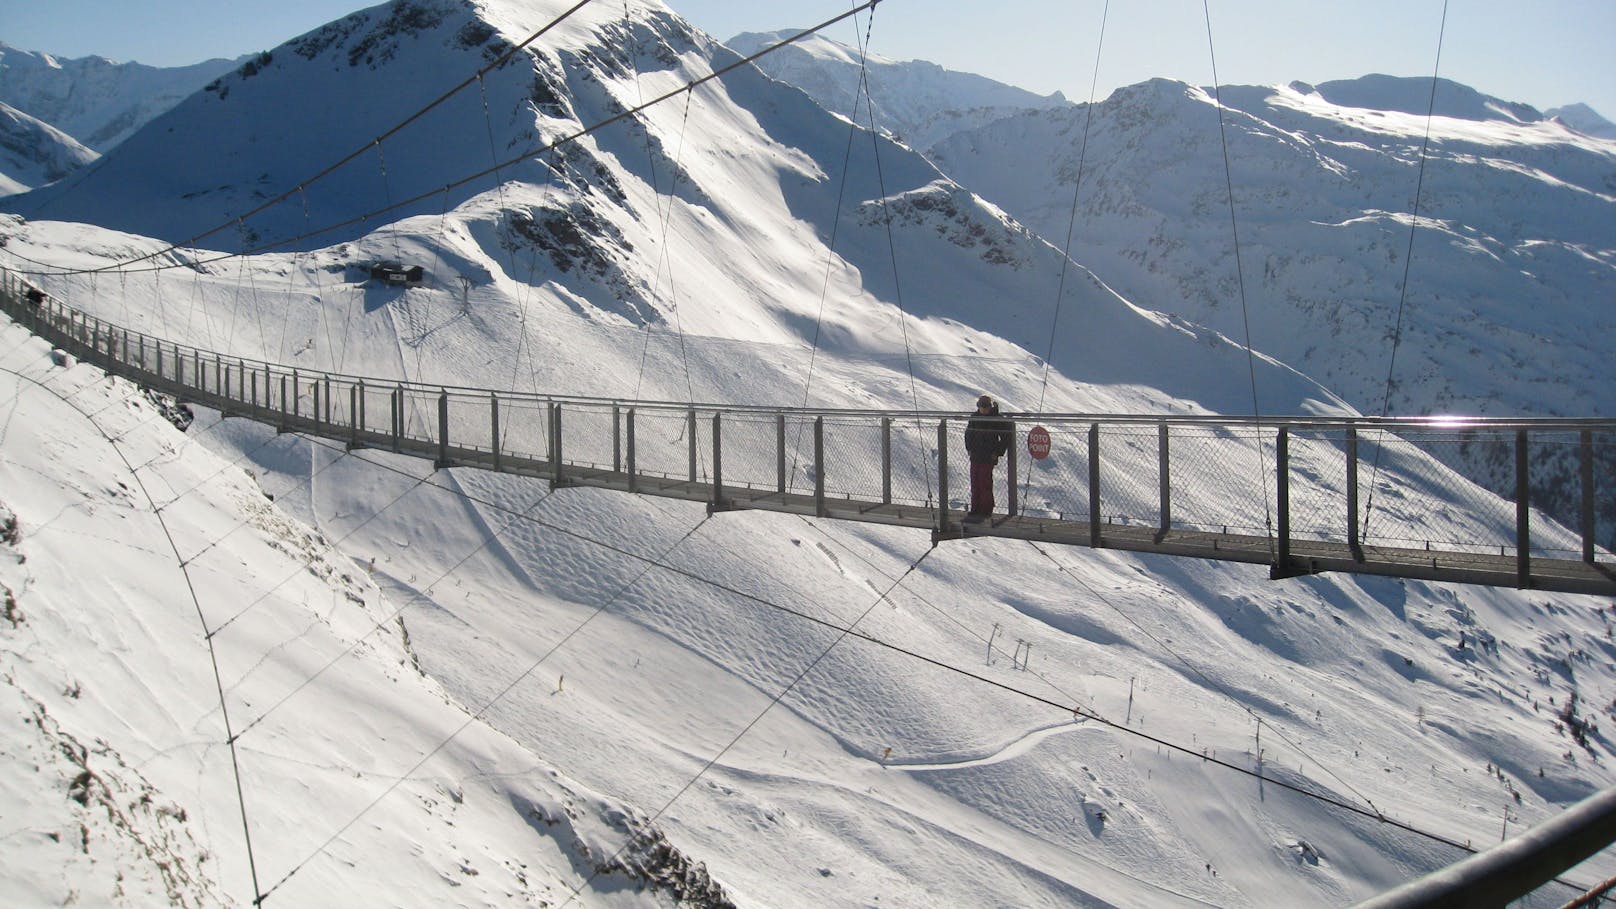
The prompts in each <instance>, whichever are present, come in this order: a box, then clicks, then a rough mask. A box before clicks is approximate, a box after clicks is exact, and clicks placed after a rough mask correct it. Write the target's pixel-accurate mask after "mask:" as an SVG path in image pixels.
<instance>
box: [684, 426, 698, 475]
mask: <svg viewBox="0 0 1616 909" xmlns="http://www.w3.org/2000/svg"><path fill="white" fill-rule="evenodd" d="M685 438H686V440H687V441H688V442H689V443H690V444H689V445H687V446H685V447H686V448H687V449H689V453H690V482H692V483H694V482H696V408H694V407H690V408H686V410H685Z"/></svg>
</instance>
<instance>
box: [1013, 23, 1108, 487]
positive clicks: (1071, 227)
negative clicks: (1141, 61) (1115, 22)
mask: <svg viewBox="0 0 1616 909" xmlns="http://www.w3.org/2000/svg"><path fill="white" fill-rule="evenodd" d="M1110 14H1111V0H1106V2H1105V6H1104V7H1102V8H1101V10H1100V35H1099V40H1098V41H1096V42H1095V46H1094V75H1093V77H1092V78H1091V79H1090V81H1089V103H1088V105H1087V107H1086V108H1085V113H1084V116H1083V141H1082V144H1081V145H1079V146H1078V152H1077V174H1076V177H1075V179H1074V180H1073V181H1072V214H1071V217H1070V218H1069V219H1068V221H1067V223H1066V245H1065V246H1063V247H1062V248H1061V267H1060V279H1059V281H1057V282H1056V286H1055V314H1054V316H1053V317H1052V318H1051V319H1050V323H1049V347H1048V349H1047V350H1046V351H1045V353H1044V369H1043V378H1042V380H1041V381H1040V382H1039V387H1038V408H1037V409H1036V410H1034V411H1033V413H1034V414H1037V415H1039V416H1042V415H1043V412H1044V396H1045V395H1046V394H1047V393H1048V391H1049V369H1050V361H1051V360H1053V359H1054V358H1055V330H1056V329H1057V328H1059V327H1060V317H1061V306H1062V304H1064V303H1065V302H1066V273H1067V271H1068V270H1069V269H1070V268H1071V265H1072V236H1073V235H1074V234H1075V233H1076V230H1077V200H1078V193H1079V192H1080V191H1081V190H1082V188H1083V169H1084V166H1085V165H1086V163H1087V161H1088V154H1089V128H1090V127H1091V126H1093V124H1094V96H1095V94H1096V93H1097V91H1098V89H1099V85H1100V58H1101V53H1102V51H1104V49H1105V26H1106V22H1107V21H1108V20H1109V18H1110ZM1024 476H1025V477H1026V479H1025V480H1024V481H1023V483H1022V489H1021V498H1022V499H1023V500H1026V498H1027V497H1028V496H1029V495H1031V494H1032V460H1031V459H1029V460H1028V461H1027V463H1026V465H1025V467H1024ZM1015 481H1016V480H1015V477H1011V478H1010V482H1012V483H1014V482H1015Z"/></svg>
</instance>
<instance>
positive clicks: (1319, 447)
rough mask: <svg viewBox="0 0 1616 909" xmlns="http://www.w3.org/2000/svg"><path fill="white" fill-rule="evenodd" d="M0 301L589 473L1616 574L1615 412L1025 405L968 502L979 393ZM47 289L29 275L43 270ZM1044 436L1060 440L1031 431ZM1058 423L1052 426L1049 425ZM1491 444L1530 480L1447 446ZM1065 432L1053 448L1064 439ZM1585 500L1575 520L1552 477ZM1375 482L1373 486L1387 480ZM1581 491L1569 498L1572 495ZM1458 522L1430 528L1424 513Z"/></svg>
mask: <svg viewBox="0 0 1616 909" xmlns="http://www.w3.org/2000/svg"><path fill="white" fill-rule="evenodd" d="M0 277H3V280H0V308H3V309H4V310H5V312H6V313H7V314H8V315H9V316H10V317H11V318H12V319H13V320H15V321H17V322H18V323H20V324H22V325H24V326H26V327H28V328H29V329H30V330H32V331H33V332H34V333H35V334H37V335H39V336H40V337H42V338H44V339H45V340H47V341H49V342H50V343H51V344H53V345H55V346H57V347H59V348H60V349H62V350H63V351H64V352H66V353H69V354H71V355H73V356H75V357H77V358H79V359H81V360H83V361H85V362H88V363H92V364H94V365H96V366H99V367H101V368H102V369H105V370H106V371H107V372H109V373H111V374H114V375H119V376H123V377H124V378H127V379H129V380H130V381H132V382H135V383H137V384H139V385H142V386H144V387H146V388H149V389H152V390H154V391H158V392H161V393H164V394H168V395H173V396H174V397H175V398H177V399H179V400H181V401H184V402H189V403H193V404H197V405H200V406H203V407H208V408H212V409H214V410H217V411H218V412H219V413H220V414H222V415H224V416H228V417H240V418H245V419H250V420H254V421H257V422H260V423H263V424H266V425H269V426H273V427H274V428H275V429H276V430H277V431H279V432H290V433H299V434H303V435H308V436H315V437H319V438H324V439H328V440H332V441H336V442H340V443H342V444H344V445H345V446H347V447H348V448H350V449H357V448H371V449H379V450H385V451H392V452H396V453H398V454H403V455H409V456H412V457H417V458H423V459H427V460H430V461H432V462H433V464H434V465H435V466H436V467H439V468H448V467H472V468H477V469H482V470H491V471H496V472H499V473H508V474H515V475H520V476H528V477H536V478H540V479H543V480H545V481H546V482H548V483H549V484H550V485H551V486H552V487H557V488H559V487H564V486H578V487H595V488H600V489H608V490H616V491H619V492H626V493H632V494H637V495H650V496H662V497H667V498H674V499H684V500H688V501H695V502H704V503H706V505H707V507H708V509H709V510H710V511H715V512H716V511H728V510H736V509H757V510H764V511H776V512H784V513H788V514H801V515H815V516H819V517H824V518H832V519H837V520H846V521H858V522H865V523H875V524H888V525H895V526H900V527H911V528H917V529H922V530H927V531H929V532H930V533H931V534H932V537H933V539H934V540H935V541H946V540H954V539H961V538H966V537H1003V538H1009V539H1020V540H1036V541H1040V542H1046V543H1055V544H1065V545H1072V546H1087V547H1091V548H1094V549H1117V550H1125V551H1130V552H1141V553H1158V554H1163V555H1171V556H1180V557H1187V558H1194V559H1206V560H1213V561H1223V562H1244V563H1250V564H1260V565H1268V566H1269V569H1270V575H1271V577H1273V578H1276V579H1277V578H1287V577H1295V576H1300V575H1309V574H1317V573H1321V572H1345V573H1352V574H1364V575H1382V576H1387V577H1396V578H1411V579H1422V580H1430V581H1451V582H1458V583H1467V584H1481V585H1488V586H1498V587H1516V588H1522V589H1532V590H1547V591H1560V592H1570V593H1589V594H1599V595H1606V596H1611V595H1616V558H1613V557H1612V554H1611V553H1610V551H1609V550H1608V549H1606V548H1604V547H1601V546H1599V545H1598V544H1597V542H1596V541H1597V540H1598V539H1599V530H1600V529H1601V528H1600V520H1599V512H1598V509H1597V507H1596V504H1597V501H1598V497H1599V496H1600V495H1604V496H1607V497H1608V496H1609V495H1610V494H1611V490H1610V489H1609V488H1608V485H1609V481H1608V480H1607V481H1606V484H1604V487H1601V484H1599V483H1598V478H1597V477H1596V472H1595V464H1596V463H1597V461H1598V457H1597V456H1596V453H1598V452H1600V451H1601V450H1606V451H1608V449H1609V448H1610V447H1611V446H1616V421H1610V420H1574V419H1534V420H1508V419H1504V420H1500V419H1456V418H1446V417H1437V418H1420V419H1408V418H1395V419H1387V418H1368V417H1359V418H1325V419H1320V418H1315V417H1297V418H1286V417H1263V418H1260V419H1259V418H1240V417H1226V416H1210V417H1207V416H1151V415H1129V414H1042V415H1039V416H1037V418H1036V420H1037V424H1036V425H1035V424H1034V422H1033V419H1032V418H1030V417H1028V416H1018V415H1016V414H1007V415H1006V417H1007V419H1008V420H1009V422H1010V424H1011V425H1012V426H1013V427H1014V435H1015V441H1014V442H1013V444H1011V446H1010V448H1009V451H1008V455H1007V458H1006V464H1005V466H1004V467H1003V468H1002V469H1000V470H999V471H998V472H997V485H998V487H999V488H998V490H997V494H998V499H999V502H1000V503H1001V508H1002V511H1001V512H1000V513H998V514H996V515H994V517H993V518H991V519H990V520H987V521H983V522H979V523H968V522H966V521H965V517H966V513H965V510H964V502H963V500H964V498H965V493H966V490H967V487H968V481H967V477H966V473H967V470H968V464H967V463H966V457H965V451H964V446H963V440H962V433H963V430H964V428H965V423H966V420H965V417H964V416H963V415H961V414H958V413H947V412H935V411H878V410H837V409H825V410H816V409H808V408H799V407H768V406H754V405H736V404H692V403H685V402H668V401H638V400H608V399H600V398H589V397H579V396H567V395H538V394H529V393H520V392H510V391H499V390H492V389H477V388H462V387H453V386H439V385H425V384H421V383H419V382H407V381H398V380H395V379H388V378H380V377H363V376H352V375H341V374H335V373H330V372H321V371H310V370H303V369H298V368H295V367H290V366H286V365H281V364H274V363H266V362H261V361H255V360H248V359H243V358H240V357H235V356H227V355H225V354H221V353H218V352H214V351H208V350H203V349H199V348H196V347H191V346H187V345H183V344H178V343H175V342H172V341H168V340H165V339H162V338H158V337H153V336H151V335H148V334H146V333H143V332H139V331H133V330H130V329H128V328H126V327H124V326H120V325H117V324H114V323H112V322H108V321H105V320H102V319H99V318H97V317H94V316H92V315H90V314H88V313H86V312H84V311H82V310H79V309H76V308H74V307H72V306H70V305H68V304H67V303H66V302H65V301H63V300H60V299H58V298H56V297H54V296H51V295H47V294H43V293H41V292H39V291H36V290H33V289H32V288H31V287H30V286H29V285H27V284H26V282H24V281H23V279H22V278H21V277H20V276H18V275H16V274H14V273H12V272H11V271H9V270H3V271H0ZM30 291H32V292H31V293H30ZM1029 436H1036V437H1037V440H1038V442H1039V443H1040V444H1038V445H1035V446H1033V449H1035V450H1036V451H1037V452H1038V454H1039V455H1041V457H1034V456H1033V454H1032V453H1031V452H1030V451H1029V447H1028V440H1029ZM1046 439H1047V441H1045V440H1046ZM1478 447H1480V448H1483V449H1487V450H1486V451H1485V452H1483V454H1482V458H1483V459H1484V460H1489V461H1500V462H1503V463H1508V464H1511V465H1512V468H1513V469H1512V474H1513V492H1514V496H1513V501H1510V500H1509V499H1507V498H1504V497H1500V496H1498V495H1496V494H1494V493H1491V492H1489V491H1487V490H1485V489H1482V488H1481V487H1479V486H1477V485H1476V484H1475V483H1474V482H1472V481H1471V480H1469V479H1467V478H1466V477H1465V476H1463V475H1462V474H1460V473H1459V472H1458V471H1456V470H1454V469H1452V468H1450V467H1448V466H1446V465H1445V463H1444V460H1443V457H1442V456H1443V455H1444V454H1447V455H1454V454H1457V453H1459V452H1460V451H1462V450H1466V449H1475V448H1478ZM1046 449H1047V453H1046ZM1544 488H1550V489H1555V490H1558V492H1559V493H1560V495H1559V498H1560V499H1561V500H1569V501H1571V502H1573V503H1574V507H1575V510H1576V512H1577V516H1578V519H1579V520H1578V521H1577V522H1576V524H1577V526H1576V527H1575V528H1568V527H1566V526H1564V525H1562V524H1561V523H1560V522H1558V521H1555V520H1553V519H1551V518H1549V517H1548V516H1546V515H1545V514H1544V512H1543V511H1542V510H1540V509H1538V508H1535V507H1533V502H1532V495H1533V490H1534V489H1544ZM1377 497H1378V498H1379V503H1376V501H1375V500H1376V498H1377ZM1561 510H1562V512H1563V509H1561ZM1433 513H1434V514H1442V515H1444V516H1445V517H1447V518H1449V520H1448V521H1446V522H1444V524H1443V526H1451V527H1453V528H1455V529H1456V533H1455V534H1450V535H1449V538H1446V539H1432V538H1431V536H1432V534H1431V531H1430V529H1429V528H1430V526H1433V525H1428V524H1425V523H1424V522H1422V521H1421V520H1419V519H1420V518H1421V517H1422V516H1424V515H1426V514H1433Z"/></svg>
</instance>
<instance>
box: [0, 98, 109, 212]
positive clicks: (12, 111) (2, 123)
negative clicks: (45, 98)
mask: <svg viewBox="0 0 1616 909" xmlns="http://www.w3.org/2000/svg"><path fill="white" fill-rule="evenodd" d="M98 157H100V156H99V155H97V154H96V153H95V152H93V151H91V150H89V149H88V148H85V147H84V146H82V145H80V144H79V143H78V142H77V141H76V140H74V138H73V137H72V136H69V135H67V134H66V133H63V132H62V131H61V130H58V129H56V128H54V127H52V126H51V125H50V124H48V123H41V122H40V121H39V120H36V119H35V118H33V117H30V116H28V115H27V114H25V113H23V112H22V111H19V110H17V109H16V108H13V107H11V106H9V105H6V104H3V103H0V195H10V194H12V193H20V192H23V191H25V190H29V189H32V188H34V187H36V186H42V185H44V184H46V183H49V182H51V181H52V180H60V179H61V178H63V177H65V176H67V175H68V174H70V173H72V172H73V171H75V170H77V169H78V168H80V167H83V166H84V165H86V164H88V163H90V162H91V161H94V160H95V159H96V158H98Z"/></svg>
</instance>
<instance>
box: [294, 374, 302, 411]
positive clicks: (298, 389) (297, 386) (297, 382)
mask: <svg viewBox="0 0 1616 909" xmlns="http://www.w3.org/2000/svg"><path fill="white" fill-rule="evenodd" d="M292 416H294V417H301V416H303V381H302V379H301V378H300V377H299V376H298V374H297V370H295V369H294V370H292Z"/></svg>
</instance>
